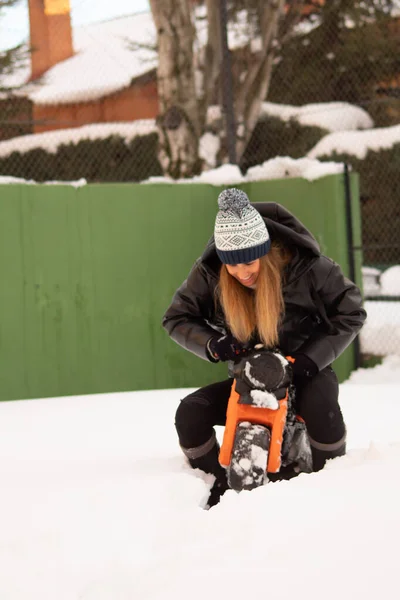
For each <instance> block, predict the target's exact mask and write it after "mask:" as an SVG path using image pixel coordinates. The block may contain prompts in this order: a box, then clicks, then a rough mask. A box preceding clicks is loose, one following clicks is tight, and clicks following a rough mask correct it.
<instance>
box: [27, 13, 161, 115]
mask: <svg viewBox="0 0 400 600" xmlns="http://www.w3.org/2000/svg"><path fill="white" fill-rule="evenodd" d="M73 45H74V50H75V54H74V56H72V57H71V58H69V59H67V60H65V61H63V62H61V63H58V64H57V65H55V66H54V67H53V68H52V69H49V71H47V73H45V75H44V76H43V78H42V79H41V85H40V86H35V87H34V88H33V89H32V90H31V91H30V93H29V96H30V98H31V100H32V101H33V102H34V103H35V104H65V103H70V102H87V101H90V100H97V99H98V98H101V97H103V96H106V95H108V94H112V93H114V92H117V91H118V90H121V89H123V88H125V87H128V86H129V85H130V83H131V81H132V79H135V78H137V77H139V76H141V75H143V74H144V73H147V72H148V71H150V70H151V69H153V68H154V67H156V66H157V56H156V53H155V51H154V50H153V49H152V47H151V46H154V45H155V29H154V23H153V20H152V18H151V14H150V13H141V14H136V15H130V16H125V17H119V18H117V19H113V20H111V21H105V22H101V23H92V24H90V25H85V26H81V27H76V28H75V29H74V30H73ZM133 45H135V46H136V49H134V48H133V47H132V46H133Z"/></svg>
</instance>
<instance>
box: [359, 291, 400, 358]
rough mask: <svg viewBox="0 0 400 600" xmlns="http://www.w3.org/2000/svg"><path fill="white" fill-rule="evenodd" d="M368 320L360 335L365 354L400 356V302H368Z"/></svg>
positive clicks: (366, 307) (366, 304)
mask: <svg viewBox="0 0 400 600" xmlns="http://www.w3.org/2000/svg"><path fill="white" fill-rule="evenodd" d="M364 306H365V310H366V311H367V320H366V323H365V325H364V327H363V328H362V330H361V333H360V345H361V350H362V352H363V353H364V354H373V355H376V356H386V355H390V354H394V355H397V356H400V301H392V302H385V301H383V300H367V301H366V302H365V303H364Z"/></svg>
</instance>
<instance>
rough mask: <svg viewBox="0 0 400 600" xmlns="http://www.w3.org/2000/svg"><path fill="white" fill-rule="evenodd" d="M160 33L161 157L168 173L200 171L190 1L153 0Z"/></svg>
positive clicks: (197, 106) (155, 18) (153, 9)
mask: <svg viewBox="0 0 400 600" xmlns="http://www.w3.org/2000/svg"><path fill="white" fill-rule="evenodd" d="M150 7H151V11H152V14H153V19H154V23H155V26H156V30H157V45H158V70H157V79H158V97H159V107H160V115H159V117H158V119H157V122H158V127H159V138H160V152H159V158H160V162H161V165H162V168H163V171H164V173H165V174H168V175H170V176H171V177H174V178H179V177H192V176H193V175H195V174H197V173H198V172H199V171H200V167H201V162H200V160H199V138H200V135H201V122H200V121H201V119H200V114H199V103H198V100H197V96H196V86H195V70H194V68H193V43H194V39H195V28H194V25H193V22H192V8H191V3H190V2H188V0H150Z"/></svg>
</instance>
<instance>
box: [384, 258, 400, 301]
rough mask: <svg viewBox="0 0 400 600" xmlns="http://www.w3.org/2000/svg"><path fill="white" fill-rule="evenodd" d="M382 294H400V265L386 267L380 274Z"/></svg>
mask: <svg viewBox="0 0 400 600" xmlns="http://www.w3.org/2000/svg"><path fill="white" fill-rule="evenodd" d="M380 284H381V294H382V295H384V296H400V265H394V266H393V267H389V269H386V270H385V271H384V272H383V273H382V274H381V276H380Z"/></svg>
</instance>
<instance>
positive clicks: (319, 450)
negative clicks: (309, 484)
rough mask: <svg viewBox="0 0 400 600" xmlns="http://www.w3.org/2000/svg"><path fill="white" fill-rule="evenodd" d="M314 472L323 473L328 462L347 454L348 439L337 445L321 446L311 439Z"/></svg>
mask: <svg viewBox="0 0 400 600" xmlns="http://www.w3.org/2000/svg"><path fill="white" fill-rule="evenodd" d="M310 444H311V453H312V459H313V471H321V469H323V468H324V466H325V463H326V461H327V460H329V459H331V458H337V457H338V456H344V455H345V454H346V438H344V439H342V440H340V441H339V442H337V443H336V444H319V443H318V442H315V441H314V440H312V439H311V438H310Z"/></svg>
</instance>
